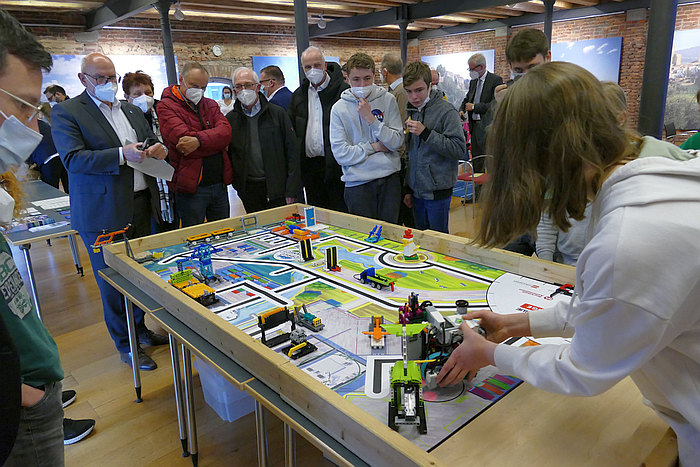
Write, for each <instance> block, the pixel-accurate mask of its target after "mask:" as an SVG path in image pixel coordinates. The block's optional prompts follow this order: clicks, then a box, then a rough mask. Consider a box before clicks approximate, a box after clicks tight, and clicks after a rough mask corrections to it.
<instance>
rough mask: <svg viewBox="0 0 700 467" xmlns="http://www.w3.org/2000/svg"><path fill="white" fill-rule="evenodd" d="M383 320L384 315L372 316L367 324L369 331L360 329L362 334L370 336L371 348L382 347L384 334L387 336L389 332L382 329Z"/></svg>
mask: <svg viewBox="0 0 700 467" xmlns="http://www.w3.org/2000/svg"><path fill="white" fill-rule="evenodd" d="M383 322H384V317H382V316H372V322H371V323H370V326H369V331H362V334H366V335H368V336H371V338H372V341H371V343H370V346H371V347H372V348H373V349H381V348H384V340H385V337H384V336H388V335H389V333H388V332H386V331H385V330H384V329H382V323H383Z"/></svg>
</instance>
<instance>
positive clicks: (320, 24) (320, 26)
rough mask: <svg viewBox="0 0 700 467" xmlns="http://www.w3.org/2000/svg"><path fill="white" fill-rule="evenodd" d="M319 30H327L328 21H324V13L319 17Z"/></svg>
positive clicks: (317, 24)
mask: <svg viewBox="0 0 700 467" xmlns="http://www.w3.org/2000/svg"><path fill="white" fill-rule="evenodd" d="M316 26H318V28H319V29H326V20H325V19H323V13H321V14H320V15H318V22H317V23H316Z"/></svg>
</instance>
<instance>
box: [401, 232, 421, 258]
mask: <svg viewBox="0 0 700 467" xmlns="http://www.w3.org/2000/svg"><path fill="white" fill-rule="evenodd" d="M402 241H403V259H404V260H416V259H418V253H417V251H418V245H416V244H415V242H414V241H413V233H411V229H406V230H405V231H404V234H403V240H402Z"/></svg>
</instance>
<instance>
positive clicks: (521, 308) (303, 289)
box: [143, 223, 569, 451]
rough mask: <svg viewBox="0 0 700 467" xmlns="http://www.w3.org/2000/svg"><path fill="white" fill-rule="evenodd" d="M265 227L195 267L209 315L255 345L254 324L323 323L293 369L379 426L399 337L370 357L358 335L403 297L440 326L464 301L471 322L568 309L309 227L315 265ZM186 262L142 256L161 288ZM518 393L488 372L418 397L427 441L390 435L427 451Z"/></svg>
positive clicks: (530, 287)
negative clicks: (276, 314)
mask: <svg viewBox="0 0 700 467" xmlns="http://www.w3.org/2000/svg"><path fill="white" fill-rule="evenodd" d="M278 225H282V224H281V223H280V224H278ZM274 227H275V226H264V227H263V228H255V229H252V230H248V231H247V232H243V231H236V232H235V234H234V235H233V236H232V238H225V237H224V238H220V239H218V240H214V241H213V242H212V243H211V246H213V247H214V248H213V251H212V252H211V254H210V255H209V256H207V257H206V258H204V262H206V263H207V264H208V265H207V266H206V267H207V268H209V271H210V272H209V274H210V273H211V272H213V273H214V274H216V275H217V276H218V278H219V279H218V280H215V281H213V282H209V284H208V285H209V287H211V288H212V289H213V290H214V291H215V295H216V298H217V301H216V302H215V303H211V304H208V305H206V306H207V308H208V309H209V310H211V312H212V313H216V314H218V315H219V316H220V317H222V318H224V319H225V320H226V321H228V322H229V323H231V325H233V326H236V327H238V328H240V329H242V330H243V331H245V332H246V333H248V334H249V335H251V336H252V337H253V338H255V339H260V338H262V337H263V336H262V334H263V333H262V332H261V329H260V327H259V326H258V315H261V314H265V313H267V312H269V311H271V310H275V309H278V308H280V307H288V309H289V310H292V309H293V308H294V307H301V306H302V305H305V307H306V311H307V312H308V313H310V314H311V315H313V317H315V318H318V319H320V320H321V323H322V324H323V329H321V330H320V331H318V332H315V331H314V330H312V328H311V327H309V328H306V327H301V326H299V325H297V326H296V328H297V329H303V330H304V332H305V333H306V339H307V342H308V343H310V344H313V346H309V347H304V349H305V350H306V351H308V350H309V349H311V347H315V350H313V351H311V352H310V353H307V354H305V355H302V356H300V357H299V358H296V359H295V360H292V361H293V362H294V363H295V364H296V365H297V366H298V367H299V368H300V369H301V370H303V371H305V372H307V373H308V374H310V375H311V376H313V377H314V378H315V379H317V380H318V381H319V382H321V383H322V384H324V385H326V386H328V387H329V388H331V389H333V390H334V391H336V392H337V393H338V394H340V395H342V396H343V397H345V398H346V399H347V400H349V401H351V402H352V403H353V404H355V405H357V406H358V407H361V408H362V409H363V410H365V411H366V412H367V413H368V414H369V415H371V416H373V417H375V418H377V419H378V420H381V421H382V422H383V423H385V424H386V423H387V420H388V413H389V400H390V399H391V395H390V394H389V392H390V390H389V372H390V370H391V366H392V365H393V362H395V361H396V360H401V359H402V343H401V337H397V336H396V335H387V336H384V341H383V345H382V346H381V347H379V348H378V346H377V345H374V346H373V345H372V338H373V337H372V336H371V335H369V334H368V333H367V331H371V329H372V319H373V318H372V317H373V316H379V315H381V316H382V317H383V320H384V322H385V323H397V322H398V316H399V311H398V310H399V307H400V306H402V305H404V304H406V302H407V297H409V295H410V294H411V293H414V294H417V295H418V300H419V303H423V302H424V301H426V300H427V301H430V302H432V304H433V306H434V307H435V308H436V309H437V310H438V311H439V312H440V313H441V314H442V315H444V316H455V313H456V306H455V302H456V301H457V300H466V301H468V309H469V311H472V310H479V309H489V308H490V309H491V310H493V311H495V312H499V313H522V312H527V311H531V310H536V309H539V308H543V307H546V306H550V305H552V304H553V303H555V302H556V301H558V300H569V297H568V296H566V295H565V294H555V296H554V297H552V296H551V295H552V293H553V292H555V291H556V290H557V288H558V286H556V285H554V284H549V283H546V282H542V281H538V280H534V279H530V278H527V277H523V276H519V275H516V274H511V273H506V272H503V271H500V270H497V269H493V268H490V267H487V266H483V265H480V264H476V263H471V262H468V261H464V260H461V259H456V258H453V257H450V256H446V255H442V254H438V253H433V252H430V251H426V250H423V249H420V248H418V250H417V252H416V253H417V254H416V255H415V257H414V259H413V260H406V259H405V257H404V255H403V251H404V246H403V245H402V244H401V243H399V242H395V241H391V240H386V239H380V240H379V241H377V242H376V243H369V242H367V241H366V239H367V234H366V233H361V232H355V231H352V230H348V229H343V228H337V227H333V226H323V225H319V226H317V228H316V229H315V231H317V232H318V234H319V238H318V239H314V240H311V249H312V254H313V259H311V260H310V261H303V260H302V258H301V253H300V247H299V245H300V242H299V241H297V240H295V239H293V238H291V236H290V235H280V234H279V233H273V231H272V230H273V229H274ZM229 235H230V234H229ZM184 240H185V239H183V241H184ZM331 247H336V248H335V253H336V255H337V256H336V257H334V259H335V261H336V263H337V266H339V268H338V270H336V271H329V270H327V269H326V266H327V260H326V254H327V253H326V250H327V249H329V248H331ZM194 250H195V246H193V245H191V244H188V242H183V243H181V244H178V245H172V246H168V247H164V248H160V249H157V250H151V251H150V253H155V254H156V256H157V258H155V259H152V260H151V261H148V262H145V263H144V264H143V265H144V266H145V267H146V268H147V269H148V270H150V271H152V272H153V273H155V274H157V275H158V276H160V277H161V278H162V279H163V280H169V279H170V276H171V275H172V274H174V273H177V272H178V270H180V271H185V272H187V271H186V270H187V269H191V270H192V272H193V273H195V275H197V274H196V273H198V272H199V271H201V270H202V268H203V264H202V258H201V255H200V256H199V257H198V258H197V255H195V254H193V253H194ZM161 254H162V256H161ZM307 256H308V253H307ZM209 260H210V262H209ZM369 268H374V270H375V273H376V275H377V276H381V277H382V279H383V280H384V281H385V282H384V284H387V283H390V282H393V287H390V286H385V287H382V288H381V289H380V288H378V287H377V284H376V283H362V282H361V281H359V280H358V278H359V277H360V275H361V274H362V273H363V271H367V270H368V269H369ZM202 273H203V274H205V275H206V274H208V273H207V272H206V271H202ZM200 277H201V276H200ZM290 331H291V322H289V321H286V322H283V323H281V324H280V325H279V326H277V327H276V328H275V329H270V330H267V331H266V332H265V334H266V336H267V339H268V343H269V341H270V340H272V339H274V338H275V337H277V336H280V335H282V334H286V333H289V332H290ZM513 341H514V342H508V343H509V344H511V345H536V343H535V342H533V341H530V340H527V339H520V340H517V339H513ZM291 347H293V346H292V345H291V344H290V342H289V340H285V342H283V343H280V344H278V345H276V346H274V347H272V349H273V350H275V351H277V352H279V353H282V354H283V355H288V354H289V355H293V352H291V351H290V348H291ZM299 353H300V354H301V353H303V352H299ZM295 356H297V355H295ZM286 358H289V357H288V356H287V357H286ZM520 383H521V380H519V379H518V378H515V377H513V376H510V375H505V374H501V373H499V371H498V369H497V368H494V367H486V368H483V369H481V370H480V371H479V372H478V373H477V374H476V376H475V377H474V379H473V380H472V381H471V382H470V383H467V382H466V381H464V382H462V383H460V384H458V385H456V386H453V387H448V388H437V389H428V388H425V387H424V388H423V393H422V397H423V400H424V405H425V412H426V418H427V434H420V433H419V429H418V427H417V426H416V425H411V424H408V425H399V427H398V431H399V432H400V433H401V434H402V435H403V436H405V437H406V438H408V439H410V440H411V441H412V442H414V443H415V444H416V445H418V446H419V447H421V448H423V449H425V450H427V451H430V450H432V449H434V448H435V447H437V446H438V445H439V444H440V443H442V442H443V441H445V440H446V439H447V438H448V437H450V436H451V435H452V434H453V433H454V432H456V431H457V430H459V429H460V428H461V427H463V426H464V425H465V424H467V423H468V422H469V421H470V420H472V419H474V418H475V417H477V416H478V415H479V414H481V413H482V412H484V411H485V410H486V409H487V408H488V407H489V406H491V405H492V404H494V403H495V402H496V401H498V400H499V399H500V398H502V397H504V396H506V395H507V394H508V393H509V392H510V391H512V390H513V389H514V388H515V387H516V386H518V385H519V384H520ZM365 386H367V388H366V387H365Z"/></svg>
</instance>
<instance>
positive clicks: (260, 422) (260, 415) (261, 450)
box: [255, 400, 267, 467]
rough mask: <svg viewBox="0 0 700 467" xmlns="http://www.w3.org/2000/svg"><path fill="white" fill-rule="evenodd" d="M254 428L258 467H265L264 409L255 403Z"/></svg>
mask: <svg viewBox="0 0 700 467" xmlns="http://www.w3.org/2000/svg"><path fill="white" fill-rule="evenodd" d="M255 428H256V432H257V440H258V466H259V467H267V430H266V429H265V408H264V407H263V406H262V404H261V403H260V402H259V401H258V400H256V401H255Z"/></svg>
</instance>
